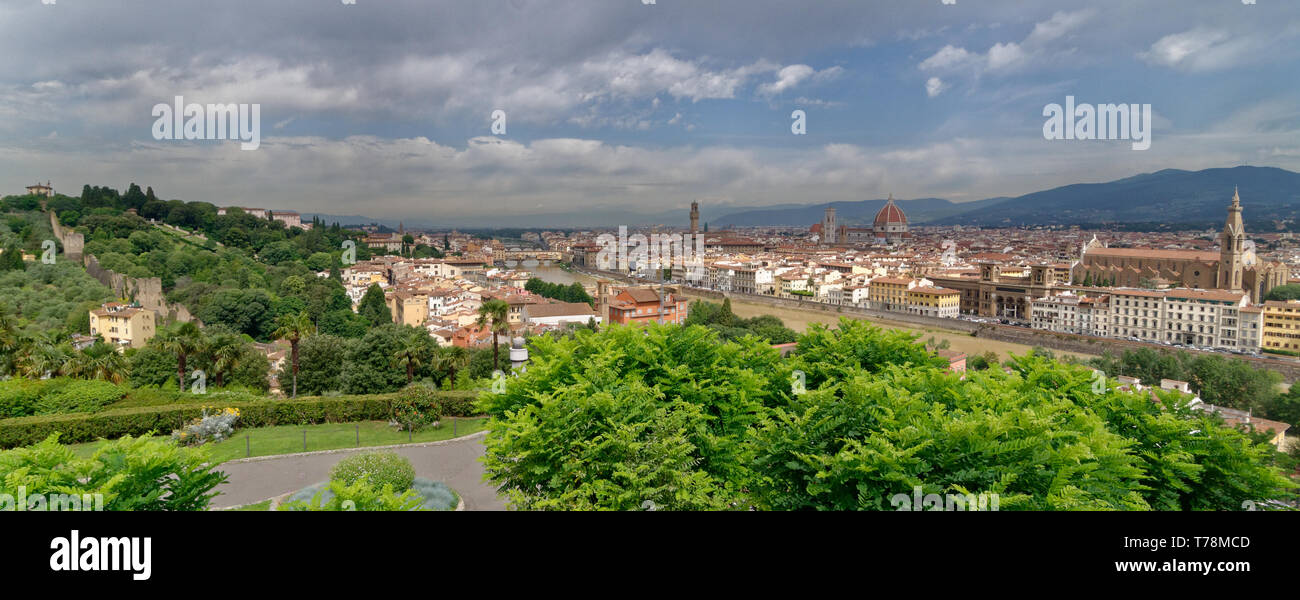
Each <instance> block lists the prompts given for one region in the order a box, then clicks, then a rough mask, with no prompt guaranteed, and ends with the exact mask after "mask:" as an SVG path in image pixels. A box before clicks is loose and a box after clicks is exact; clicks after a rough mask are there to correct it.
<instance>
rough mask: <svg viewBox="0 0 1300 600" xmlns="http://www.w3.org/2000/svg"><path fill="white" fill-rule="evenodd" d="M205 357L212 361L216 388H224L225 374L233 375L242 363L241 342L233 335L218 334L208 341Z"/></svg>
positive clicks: (242, 346)
mask: <svg viewBox="0 0 1300 600" xmlns="http://www.w3.org/2000/svg"><path fill="white" fill-rule="evenodd" d="M207 355H208V358H209V359H210V360H211V361H212V370H213V371H215V373H214V375H216V378H217V387H224V386H225V381H226V373H233V372H234V370H235V369H236V368H237V367H239V364H240V363H241V362H243V358H244V343H243V340H242V339H240V337H239V336H238V335H236V334H233V333H218V334H216V335H214V336H212V338H211V339H209V340H208V347H207Z"/></svg>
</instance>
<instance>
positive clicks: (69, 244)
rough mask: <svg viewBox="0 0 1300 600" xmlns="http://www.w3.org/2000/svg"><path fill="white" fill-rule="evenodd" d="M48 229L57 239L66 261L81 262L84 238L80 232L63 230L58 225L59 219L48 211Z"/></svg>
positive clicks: (60, 225)
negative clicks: (61, 246) (52, 231)
mask: <svg viewBox="0 0 1300 600" xmlns="http://www.w3.org/2000/svg"><path fill="white" fill-rule="evenodd" d="M49 215H50V228H51V229H53V230H54V235H55V237H57V238H59V243H60V244H62V245H63V255H64V256H65V257H67V258H68V260H74V261H77V262H81V254H82V252H83V251H84V250H85V248H86V236H84V235H82V234H81V233H80V232H76V231H69V230H67V229H64V227H63V225H62V224H60V223H59V219H58V217H57V216H55V215H54V211H50V213H49Z"/></svg>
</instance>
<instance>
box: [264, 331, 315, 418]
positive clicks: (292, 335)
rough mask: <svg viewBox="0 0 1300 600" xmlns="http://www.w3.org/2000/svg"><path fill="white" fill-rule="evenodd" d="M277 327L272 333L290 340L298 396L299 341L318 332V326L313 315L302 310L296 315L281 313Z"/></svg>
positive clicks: (275, 336) (293, 396)
mask: <svg viewBox="0 0 1300 600" xmlns="http://www.w3.org/2000/svg"><path fill="white" fill-rule="evenodd" d="M275 324H276V329H275V331H274V332H273V333H272V334H271V336H272V337H274V338H276V339H285V340H289V356H290V359H289V360H290V364H291V365H293V395H292V396H290V397H291V398H297V397H298V342H299V341H301V340H302V338H305V337H311V336H313V335H315V334H316V326H315V325H313V324H312V322H311V315H308V314H307V311H305V310H304V311H302V312H300V313H298V314H296V315H280V318H279V319H276V321H275Z"/></svg>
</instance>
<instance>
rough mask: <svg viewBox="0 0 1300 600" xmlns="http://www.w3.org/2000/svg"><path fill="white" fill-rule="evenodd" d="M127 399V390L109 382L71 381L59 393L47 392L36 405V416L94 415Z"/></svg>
mask: <svg viewBox="0 0 1300 600" xmlns="http://www.w3.org/2000/svg"><path fill="white" fill-rule="evenodd" d="M125 397H126V389H125V388H123V387H121V386H118V385H115V384H113V383H109V382H107V381H99V380H90V381H70V382H68V383H67V384H66V385H64V386H62V388H61V389H59V390H57V391H53V392H50V391H48V390H47V391H46V393H45V394H44V395H42V396H41V399H40V400H39V401H38V402H37V403H36V414H38V415H62V414H69V413H93V412H97V411H99V410H100V409H102V408H104V407H105V406H108V405H110V404H112V403H114V402H117V401H118V400H121V399H122V398H125Z"/></svg>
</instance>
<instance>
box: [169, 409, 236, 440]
mask: <svg viewBox="0 0 1300 600" xmlns="http://www.w3.org/2000/svg"><path fill="white" fill-rule="evenodd" d="M209 410H214V411H215V412H213V413H211V414H209V413H208V411H209ZM237 420H239V409H238V408H225V409H221V410H216V407H208V406H205V407H203V416H201V417H196V418H195V419H194V420H192V421H190V422H189V424H188V425H186V426H185V427H183V428H181V429H177V430H175V431H172V441H175V442H178V443H181V444H185V445H188V446H198V445H202V444H206V443H208V442H220V441H222V440H224V439H226V438H228V437H230V434H232V433H234V431H235V421H237Z"/></svg>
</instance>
